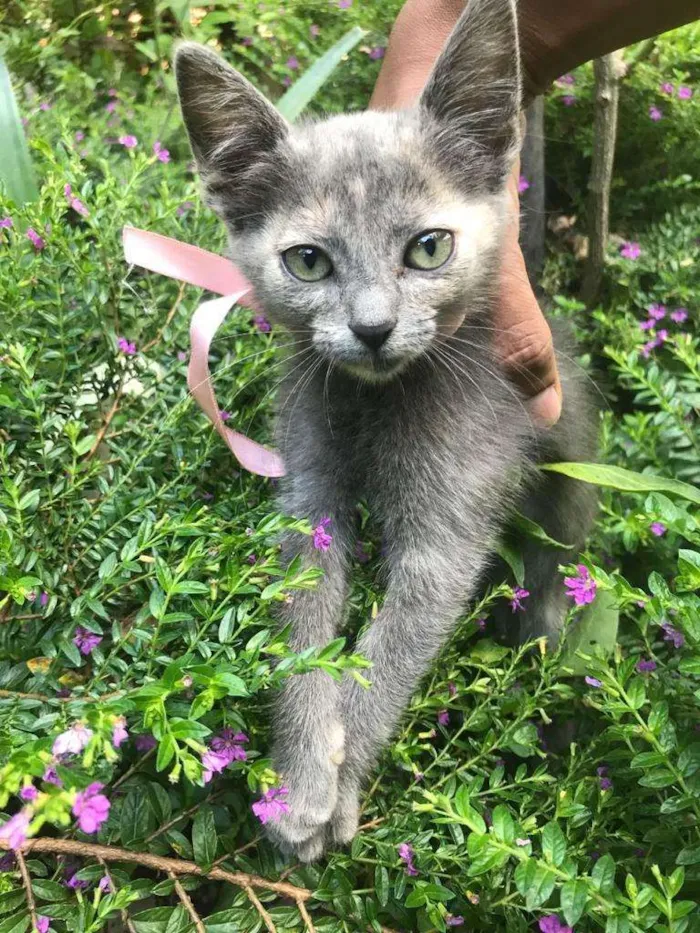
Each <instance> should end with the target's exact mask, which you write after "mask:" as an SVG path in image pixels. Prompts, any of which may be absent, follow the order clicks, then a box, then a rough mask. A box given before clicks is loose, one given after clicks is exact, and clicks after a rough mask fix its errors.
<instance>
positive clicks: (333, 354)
mask: <svg viewBox="0 0 700 933" xmlns="http://www.w3.org/2000/svg"><path fill="white" fill-rule="evenodd" d="M176 69H177V82H178V88H179V94H180V101H181V106H182V112H183V115H184V119H185V122H186V124H187V129H188V132H189V136H190V140H191V143H192V148H193V150H194V153H195V156H196V159H197V163H198V166H199V169H200V172H201V174H202V178H203V180H204V186H205V190H206V194H207V197H208V200H209V203H210V204H211V205H212V207H213V208H214V209H215V210H216V211H217V213H218V214H219V215H220V216H221V218H222V219H223V221H224V222H225V224H226V227H227V230H228V233H229V238H230V244H231V249H232V254H233V256H235V261H236V263H237V264H238V265H239V266H240V268H241V269H242V270H243V272H244V273H245V275H246V276H247V277H248V278H249V279H250V281H251V282H252V283H253V285H254V287H255V292H256V295H257V297H258V299H259V301H260V303H261V304H262V306H263V307H264V308H265V311H266V312H267V313H268V314H269V315H270V317H271V318H272V319H273V320H274V321H276V322H277V323H279V324H282V325H284V326H286V327H287V328H288V329H289V331H290V332H291V334H292V335H293V337H294V339H295V341H296V347H295V349H296V351H297V352H298V354H299V355H298V356H295V357H294V358H293V359H292V360H291V361H290V363H289V372H288V376H287V378H286V382H285V384H284V386H283V390H282V398H281V401H280V411H279V418H278V443H279V446H280V448H281V452H282V455H283V457H284V460H285V463H286V466H287V470H288V473H287V476H286V478H285V481H284V484H283V492H282V495H281V500H280V505H281V508H282V509H283V510H284V511H285V512H287V513H289V514H293V515H297V516H303V517H306V518H308V519H309V520H310V521H311V522H312V524H314V525H316V524H317V523H318V522H319V521H320V520H321V519H322V518H323V517H324V516H329V517H330V518H331V525H330V526H329V530H330V531H331V533H332V535H333V542H332V545H331V546H330V548H329V549H328V550H327V551H320V550H314V549H313V546H312V542H311V541H310V540H309V539H308V538H306V537H304V536H293V537H291V538H290V539H289V540H288V541H286V542H285V548H286V551H287V552H288V553H289V555H290V556H291V555H292V554H294V553H298V552H301V553H302V554H303V556H304V560H305V561H306V562H308V563H309V564H313V565H319V564H320V566H321V567H322V568H323V570H324V573H325V575H324V578H323V580H322V582H321V583H320V585H319V586H318V587H317V588H316V589H314V590H312V591H309V592H299V593H295V595H294V600H293V602H292V603H291V605H289V606H288V607H285V610H284V621H285V622H289V623H291V626H292V636H291V644H292V646H293V647H294V648H295V649H296V650H303V649H305V648H307V647H309V646H314V645H317V646H320V645H324V644H326V643H327V642H329V641H330V640H331V639H333V638H335V637H336V636H337V634H338V630H339V627H340V625H341V624H342V622H343V617H344V607H345V600H346V595H347V592H348V570H349V562H350V558H351V555H352V552H353V546H354V541H355V534H354V509H355V504H356V502H357V501H358V499H359V498H360V497H365V498H366V499H367V501H368V503H369V504H370V507H371V509H372V511H373V513H374V514H375V515H376V516H377V517H378V519H379V520H380V521H381V522H382V524H383V530H384V536H385V539H386V541H387V542H388V551H387V557H386V559H387V565H388V573H389V576H388V587H387V592H386V598H385V601H384V605H383V608H382V610H381V612H380V613H379V616H378V617H377V619H376V620H375V621H374V623H373V624H372V625H370V626H369V627H368V628H367V629H366V630H365V632H364V634H363V635H362V636H361V637H360V639H359V642H358V644H357V651H358V652H359V653H360V654H362V655H364V656H365V657H366V658H368V659H369V660H370V661H371V662H372V665H373V666H372V669H371V670H370V672H369V677H370V678H371V681H372V686H371V689H363V688H362V687H361V686H359V685H358V684H357V683H356V681H355V680H354V679H352V678H350V677H347V678H346V679H345V681H344V682H343V683H342V684H337V683H336V682H335V681H333V680H332V679H331V678H330V677H329V676H327V675H326V674H324V673H322V672H313V673H309V674H305V675H298V676H295V677H292V678H290V679H289V680H288V681H287V685H286V687H285V689H284V690H283V691H282V694H281V696H280V697H279V700H278V706H277V711H276V717H275V723H276V725H275V733H276V739H275V749H274V758H275V766H276V768H277V769H278V771H279V773H280V774H281V775H282V776H283V782H284V784H285V785H286V786H288V787H289V798H288V802H289V804H290V812H289V813H288V814H287V815H285V816H284V817H283V818H282V819H281V821H280V822H279V823H277V824H276V825H275V826H274V827H273V830H272V833H273V837H274V838H275V839H276V841H277V842H278V843H279V844H280V845H282V846H283V847H284V848H286V849H287V850H291V851H293V852H295V854H296V855H297V856H298V857H299V858H301V859H304V860H310V859H313V858H316V857H318V856H319V855H320V854H321V853H322V851H323V848H324V846H325V845H326V844H328V843H333V842H335V843H344V842H347V841H348V840H350V839H351V838H352V836H353V835H354V833H355V832H356V830H357V825H358V794H359V790H360V787H361V783H362V781H363V779H364V778H365V777H366V776H367V773H368V771H369V770H370V769H371V767H372V765H373V763H374V761H375V759H376V757H377V754H378V753H379V752H380V750H381V749H382V747H383V746H384V745H385V744H386V742H387V741H388V740H389V738H390V736H391V735H392V732H393V730H394V729H395V727H396V725H397V722H398V720H399V718H400V716H401V714H402V711H403V709H404V708H405V706H406V704H407V702H408V700H409V698H410V697H411V694H412V693H413V691H414V690H415V689H416V685H417V683H418V681H419V679H420V678H421V676H422V675H423V674H424V673H425V672H426V670H427V669H428V667H429V665H430V663H431V661H432V660H433V659H434V658H435V656H436V654H437V653H438V651H439V650H440V648H441V646H442V645H443V644H444V642H445V640H446V639H447V637H448V636H449V634H450V632H451V631H452V630H453V629H454V627H455V623H456V621H457V619H458V618H459V616H460V614H461V613H462V612H463V610H464V608H465V606H466V604H468V602H469V601H470V599H472V598H473V597H474V595H475V593H476V592H477V590H478V588H479V586H483V584H484V581H485V579H486V577H487V575H488V573H489V572H491V573H493V572H494V560H493V553H494V550H493V549H494V543H495V542H496V540H497V538H498V536H499V534H501V533H502V532H503V530H504V528H505V527H506V525H507V522H508V518H509V515H511V514H512V510H513V509H514V508H518V509H520V511H522V512H524V513H525V514H527V515H528V516H530V517H531V518H532V519H534V520H535V521H537V522H539V523H540V524H542V525H543V526H544V527H545V528H546V529H547V531H548V532H549V534H550V535H551V536H552V537H554V538H556V539H557V540H559V541H563V542H567V543H571V544H572V545H573V546H574V547H575V548H579V547H580V546H581V545H582V543H583V541H584V538H585V535H586V532H587V530H588V529H589V527H590V524H591V521H592V518H593V514H594V500H593V498H592V495H591V494H590V492H589V491H588V488H587V487H583V486H582V485H581V484H577V483H574V482H572V481H569V480H566V479H564V478H563V477H556V476H552V475H543V474H540V473H538V472H537V471H536V470H535V464H536V463H538V462H542V461H545V460H565V459H573V460H585V459H590V458H591V457H592V456H593V454H594V442H593V434H594V430H593V424H594V419H593V418H592V415H591V413H590V409H589V406H588V403H587V401H586V399H585V393H583V391H582V389H581V387H580V385H579V384H578V383H577V381H576V378H575V375H574V373H572V371H571V367H570V366H569V365H568V364H567V361H566V359H560V360H559V364H560V367H561V377H562V383H563V388H564V399H565V406H564V413H563V417H562V419H561V421H560V422H559V424H558V425H557V426H556V427H555V428H554V429H553V430H551V431H548V432H544V431H543V432H539V431H538V430H537V429H536V428H534V427H533V425H532V424H531V422H530V420H529V418H528V416H527V412H526V410H525V408H524V407H523V404H522V395H521V394H520V393H519V392H518V390H517V389H515V388H514V387H513V386H512V385H511V384H510V383H508V381H507V380H506V378H505V376H504V374H503V372H502V371H501V369H500V364H499V361H498V359H497V358H496V356H495V354H494V352H493V350H492V343H493V330H492V324H491V321H492V313H491V308H492V306H493V302H494V300H495V299H496V295H497V285H498V268H499V250H500V245H501V240H502V235H503V231H504V225H505V223H506V221H507V194H506V189H505V183H506V179H507V176H508V174H509V172H510V170H511V167H512V165H513V160H514V159H515V157H516V155H517V152H518V145H519V113H520V74H519V50H518V34H517V22H516V12H515V4H514V2H513V0H470V2H469V4H468V6H467V9H466V11H465V13H464V14H463V15H462V17H461V19H460V21H459V23H458V24H457V26H456V28H455V30H454V32H453V33H452V35H451V37H450V39H449V40H448V42H447V44H446V46H445V49H444V51H443V52H442V54H441V56H440V58H439V60H438V62H437V64H436V66H435V68H434V71H433V73H432V75H431V77H430V79H429V81H428V83H427V86H426V88H425V90H424V91H423V94H422V96H421V98H420V101H419V102H418V104H417V105H416V107H415V108H414V109H411V110H406V111H403V112H400V113H371V112H369V113H359V114H351V115H347V116H335V117H331V118H330V119H327V120H322V121H318V122H308V123H304V124H301V125H298V126H294V127H292V126H290V125H289V124H288V123H287V122H286V121H285V120H284V119H283V118H282V117H281V116H280V115H279V114H278V113H277V111H276V110H275V108H274V107H273V106H272V105H271V104H270V103H269V102H268V101H267V100H265V98H264V97H263V96H262V95H261V94H260V93H258V91H257V90H256V89H255V88H254V87H253V86H252V85H251V84H250V83H249V82H248V81H246V79H245V78H243V77H242V76H241V75H239V74H238V73H237V72H235V71H233V70H232V69H231V68H230V67H229V66H228V65H227V64H226V63H225V62H224V61H223V60H222V59H221V58H219V57H218V56H216V55H215V54H214V53H212V52H211V51H209V50H208V49H206V48H203V47H201V46H197V45H191V44H185V45H183V46H181V47H180V49H179V50H178V53H177V58H176ZM522 544H523V551H524V557H525V566H526V585H527V587H528V589H529V590H530V593H531V595H530V597H529V600H528V604H527V611H526V612H524V613H522V615H520V616H514V615H511V613H510V610H509V609H508V608H507V607H506V615H507V617H508V622H509V624H510V628H511V630H512V629H513V627H514V626H519V627H520V631H519V633H518V634H519V636H520V637H521V638H523V637H528V636H531V635H535V634H549V635H554V636H555V635H556V632H557V630H558V628H559V627H560V625H561V620H562V618H563V615H564V613H565V608H566V607H565V605H564V593H563V590H564V588H563V585H562V581H561V578H560V577H559V576H558V574H557V564H558V563H559V562H561V561H563V560H571V558H572V556H573V553H574V551H573V550H572V551H557V550H555V549H552V548H550V549H548V550H539V549H538V548H536V547H535V546H534V545H533V543H532V542H531V541H529V540H527V541H523V542H522ZM501 579H502V577H501Z"/></svg>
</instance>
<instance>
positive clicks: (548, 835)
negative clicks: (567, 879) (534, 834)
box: [542, 822, 566, 868]
mask: <svg viewBox="0 0 700 933" xmlns="http://www.w3.org/2000/svg"><path fill="white" fill-rule="evenodd" d="M542 854H543V855H544V857H545V860H546V861H548V862H550V863H551V864H552V865H554V866H555V868H558V867H559V866H560V865H561V863H562V862H563V861H564V858H565V857H566V839H565V838H564V833H563V832H562V831H561V827H560V826H559V824H558V823H557V822H551V823H547V825H546V826H545V827H544V829H543V830H542Z"/></svg>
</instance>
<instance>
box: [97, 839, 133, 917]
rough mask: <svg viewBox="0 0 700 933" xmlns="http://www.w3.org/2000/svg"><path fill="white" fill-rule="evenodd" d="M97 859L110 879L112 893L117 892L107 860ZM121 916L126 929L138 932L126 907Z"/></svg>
mask: <svg viewBox="0 0 700 933" xmlns="http://www.w3.org/2000/svg"><path fill="white" fill-rule="evenodd" d="M97 861H98V862H99V863H100V865H101V866H102V870H103V871H104V873H105V877H106V878H107V880H108V881H109V888H110V893H112V894H114V893H116V890H117V889H116V887H115V886H114V882H113V881H112V876H111V875H110V873H109V868H108V867H107V862H105V860H104V859H103V858H98V860H97ZM121 918H122V923H123V924H124V926H125V927H126V929H127V930H128V931H129V933H136V928H135V927H134V924H133V923H132V922H131V917H130V916H129V912H128V911H127V909H126V907H125V908H124V909H123V910H122V911H121Z"/></svg>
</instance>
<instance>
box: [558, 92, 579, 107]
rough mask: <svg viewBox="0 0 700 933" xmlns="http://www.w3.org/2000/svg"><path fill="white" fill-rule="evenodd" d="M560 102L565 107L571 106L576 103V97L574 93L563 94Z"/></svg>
mask: <svg viewBox="0 0 700 933" xmlns="http://www.w3.org/2000/svg"><path fill="white" fill-rule="evenodd" d="M561 102H562V104H563V105H564V106H565V107H573V106H574V104H575V103H576V97H575V95H574V94H564V96H563V97H562V99H561Z"/></svg>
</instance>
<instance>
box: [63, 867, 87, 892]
mask: <svg viewBox="0 0 700 933" xmlns="http://www.w3.org/2000/svg"><path fill="white" fill-rule="evenodd" d="M89 883H90V882H89V881H84V880H83V879H82V878H78V872H77V871H76V872H73V874H72V875H71V876H70V877H69V878H66V880H65V885H66V887H67V888H70V889H71V890H72V891H82V890H83V888H87V886H88V885H89Z"/></svg>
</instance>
